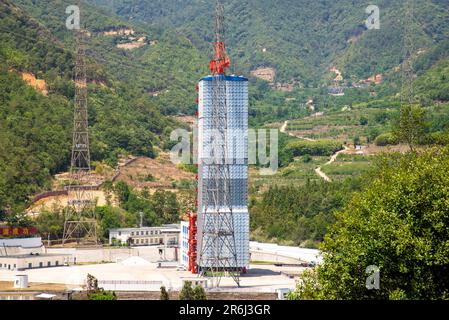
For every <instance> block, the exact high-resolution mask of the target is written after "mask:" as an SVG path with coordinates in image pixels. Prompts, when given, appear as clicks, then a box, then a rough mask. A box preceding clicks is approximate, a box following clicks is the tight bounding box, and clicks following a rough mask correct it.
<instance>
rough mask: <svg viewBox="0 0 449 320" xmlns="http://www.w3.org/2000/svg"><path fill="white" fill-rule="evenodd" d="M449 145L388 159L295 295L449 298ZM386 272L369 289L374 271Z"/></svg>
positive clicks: (340, 218)
mask: <svg viewBox="0 0 449 320" xmlns="http://www.w3.org/2000/svg"><path fill="white" fill-rule="evenodd" d="M447 172H449V148H445V149H443V148H430V149H428V150H426V151H422V152H420V153H408V154H405V155H398V154H397V155H392V156H385V157H383V158H381V159H380V160H379V162H378V163H377V170H376V171H375V172H374V173H373V174H372V175H371V176H368V177H366V178H367V183H366V186H365V187H364V188H363V190H362V191H361V192H358V193H356V194H355V195H354V196H353V198H352V199H351V201H350V202H349V203H348V205H346V206H345V208H344V209H343V210H341V211H340V212H338V213H337V214H336V223H335V224H334V225H333V226H332V227H331V228H330V230H329V233H328V235H326V237H325V241H324V242H323V245H322V247H321V249H322V250H323V258H324V262H323V264H322V265H320V266H318V268H317V269H316V272H312V273H306V275H304V276H303V280H304V282H303V283H302V284H301V285H300V286H299V287H298V290H297V291H296V292H295V293H294V294H293V295H292V298H304V299H310V298H317V299H448V298H449V232H448V228H449V205H448V201H449V178H448V175H447ZM369 266H376V267H378V268H379V270H380V289H379V290H368V289H367V288H366V279H367V277H368V276H369V274H367V273H366V272H365V271H366V268H367V267H369Z"/></svg>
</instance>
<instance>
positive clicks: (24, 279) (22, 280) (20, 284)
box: [14, 274, 28, 289]
mask: <svg viewBox="0 0 449 320" xmlns="http://www.w3.org/2000/svg"><path fill="white" fill-rule="evenodd" d="M14 288H16V289H25V288H28V275H27V274H17V275H15V276H14Z"/></svg>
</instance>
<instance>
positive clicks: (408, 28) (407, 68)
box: [401, 0, 415, 106]
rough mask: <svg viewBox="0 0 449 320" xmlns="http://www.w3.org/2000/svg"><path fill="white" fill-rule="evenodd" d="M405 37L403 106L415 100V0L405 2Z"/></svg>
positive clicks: (402, 86) (402, 69)
mask: <svg viewBox="0 0 449 320" xmlns="http://www.w3.org/2000/svg"><path fill="white" fill-rule="evenodd" d="M404 6H405V8H404V11H405V14H404V17H403V19H404V21H403V24H402V26H403V28H404V30H403V31H404V38H403V47H402V50H403V59H404V60H403V62H402V68H401V71H402V75H401V76H402V83H401V89H402V90H401V91H402V92H401V106H403V105H404V104H408V105H411V104H413V101H414V89H413V80H414V71H413V54H414V52H415V43H414V39H413V24H414V0H407V1H405V2H404Z"/></svg>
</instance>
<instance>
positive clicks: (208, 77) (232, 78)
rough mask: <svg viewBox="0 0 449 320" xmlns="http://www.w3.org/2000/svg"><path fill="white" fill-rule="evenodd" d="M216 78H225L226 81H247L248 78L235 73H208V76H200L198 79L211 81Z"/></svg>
mask: <svg viewBox="0 0 449 320" xmlns="http://www.w3.org/2000/svg"><path fill="white" fill-rule="evenodd" d="M217 78H218V79H220V80H226V81H248V79H247V78H245V77H243V76H235V75H231V76H225V75H218V76H211V75H209V76H206V77H204V78H202V79H201V80H200V81H212V80H214V79H217Z"/></svg>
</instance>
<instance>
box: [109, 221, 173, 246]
mask: <svg viewBox="0 0 449 320" xmlns="http://www.w3.org/2000/svg"><path fill="white" fill-rule="evenodd" d="M179 233H180V228H179V225H177V224H170V225H163V226H161V227H141V228H120V229H111V230H109V244H110V245H112V244H114V243H121V244H130V245H132V246H150V245H167V246H177V245H178V242H179Z"/></svg>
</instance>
